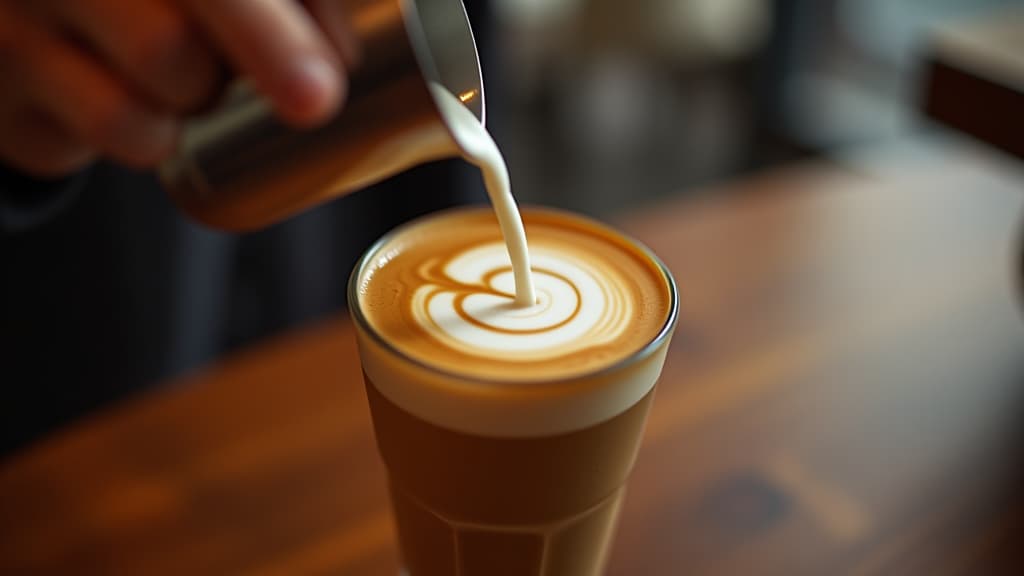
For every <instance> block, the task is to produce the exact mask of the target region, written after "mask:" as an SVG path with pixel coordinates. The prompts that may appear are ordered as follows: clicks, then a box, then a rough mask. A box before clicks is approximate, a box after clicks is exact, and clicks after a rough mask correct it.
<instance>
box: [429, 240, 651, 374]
mask: <svg viewBox="0 0 1024 576" xmlns="http://www.w3.org/2000/svg"><path fill="white" fill-rule="evenodd" d="M431 264H432V263H428V264H427V269H428V270H429V268H430V266H431ZM438 272H439V273H440V274H441V275H443V277H442V278H432V277H431V275H430V274H424V275H423V277H424V284H423V285H422V286H420V287H419V288H417V289H416V291H415V292H414V294H413V298H412V312H413V315H414V316H415V317H416V319H417V321H419V322H421V323H422V324H424V325H430V326H433V327H434V328H435V329H436V331H435V332H434V335H435V336H436V337H437V338H438V339H439V340H441V341H443V342H444V343H445V344H446V345H448V346H450V347H451V348H453V349H457V350H461V351H463V352H465V353H467V354H474V355H484V356H495V355H499V356H503V357H506V358H521V359H533V360H547V359H551V358H556V357H558V356H565V355H568V354H571V353H573V352H576V351H579V350H581V349H583V348H587V347H595V346H601V345H604V344H607V343H609V342H611V341H613V340H614V339H615V338H616V337H617V336H619V335H620V334H621V333H622V332H623V330H624V329H625V328H626V326H627V325H628V324H629V320H630V318H631V317H632V315H633V310H632V306H631V302H630V297H629V294H628V290H629V287H628V286H623V285H622V284H621V283H618V282H616V281H615V278H614V277H609V276H608V275H607V274H604V275H602V274H601V273H600V272H599V271H598V270H595V269H594V268H593V266H591V264H590V263H588V262H586V261H585V260H582V259H579V258H574V257H572V256H571V255H569V254H566V253H564V252H563V253H560V252H558V251H555V250H551V249H546V248H543V247H541V248H538V249H535V250H534V252H533V279H534V282H535V283H536V287H537V300H536V304H534V305H533V306H530V307H526V308H522V307H517V306H512V305H510V303H509V296H508V294H510V293H511V292H512V291H513V290H514V285H513V284H514V279H513V278H512V274H511V272H510V271H509V261H508V256H507V253H506V251H505V247H504V245H502V244H500V243H493V244H485V245H483V246H476V247H472V248H470V249H468V250H466V251H465V252H462V253H460V254H458V255H457V256H456V257H455V258H453V259H452V260H451V261H449V262H448V263H447V264H446V265H445V266H444V267H443V268H441V269H440V270H438ZM435 281H437V283H434V282H435Z"/></svg>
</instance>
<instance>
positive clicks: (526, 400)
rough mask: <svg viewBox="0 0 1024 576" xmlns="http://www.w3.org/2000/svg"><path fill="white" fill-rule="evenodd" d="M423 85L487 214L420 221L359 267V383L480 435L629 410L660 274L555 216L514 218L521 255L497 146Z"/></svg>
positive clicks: (621, 243) (663, 290)
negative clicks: (481, 185)
mask: <svg viewBox="0 0 1024 576" xmlns="http://www.w3.org/2000/svg"><path fill="white" fill-rule="evenodd" d="M431 90H432V92H433V94H434V98H435V101H436V102H437V105H438V107H439V109H440V110H441V113H442V115H443V116H444V117H445V118H446V120H447V124H448V126H449V128H450V130H451V132H452V135H453V136H454V138H455V140H456V141H457V143H458V146H459V148H460V149H461V151H462V153H463V156H464V157H465V158H466V159H467V160H468V161H469V162H471V163H473V164H475V165H477V166H478V167H479V168H480V169H481V172H482V174H483V176H484V182H485V185H486V187H487V192H488V196H489V197H490V199H491V203H492V206H493V210H479V209H464V210H456V211H452V212H449V213H442V214H434V215H431V216H429V217H427V218H424V219H423V220H421V221H419V222H416V223H413V224H409V225H406V226H405V227H403V228H401V229H399V230H397V231H395V232H393V233H392V234H391V235H390V236H389V239H387V240H385V241H384V242H382V243H381V244H380V245H379V246H378V247H377V248H375V249H374V251H373V252H371V253H370V254H368V255H367V256H366V258H365V259H364V261H363V263H362V264H361V266H360V269H359V270H357V271H356V273H355V276H354V277H353V283H352V287H353V289H354V291H353V292H351V293H350V305H351V306H352V307H353V309H355V310H358V311H359V312H360V314H362V315H363V317H364V318H365V323H366V324H367V325H368V328H366V327H364V328H365V329H360V330H359V331H358V332H357V334H358V339H359V348H360V356H361V359H362V363H363V369H364V371H365V372H366V375H367V376H368V378H369V379H370V381H371V382H372V385H373V386H375V387H376V388H377V389H378V390H379V391H380V392H381V393H382V394H383V395H384V396H386V397H387V398H388V399H389V400H391V401H392V402H394V403H395V404H397V405H398V406H399V407H401V408H403V409H405V410H407V411H408V412H410V413H412V414H414V415H417V416H419V417H421V418H423V419H425V420H427V421H430V422H433V423H435V424H438V425H441V426H445V427H448V428H451V429H454V430H460V431H464V432H468V433H474V434H483V435H494V436H524V435H526V436H529V435H545V434H552V433H560V432H568V431H571V430H577V429H580V428H583V427H585V426H589V425H592V424H596V423H598V422H601V421H603V420H605V419H608V418H611V417H613V416H615V415H617V414H619V413H621V412H622V411H624V410H626V409H628V408H629V407H630V406H632V405H633V404H635V403H636V402H637V401H639V400H640V399H641V398H642V397H643V396H644V395H646V394H647V393H648V392H650V390H651V388H653V386H654V384H655V382H656V380H657V377H658V375H659V374H660V372H661V365H662V362H663V360H664V356H665V350H666V349H667V346H668V334H669V333H670V332H671V327H672V324H673V322H674V320H675V298H674V292H673V287H672V282H671V279H670V278H668V277H667V276H666V275H665V273H664V270H663V268H661V267H660V266H659V265H658V264H657V261H656V259H654V257H653V256H651V255H650V254H649V253H647V252H646V251H644V250H643V249H641V248H638V247H636V246H635V245H633V244H631V243H629V242H628V241H627V240H625V239H623V238H622V237H621V236H620V235H618V234H616V233H615V232H613V231H610V230H608V229H607V228H604V227H603V226H601V225H599V224H596V223H593V222H590V221H588V220H585V219H582V218H578V217H574V216H570V215H568V214H561V213H554V212H545V211H528V212H526V213H525V214H526V215H527V217H528V218H527V224H528V225H529V226H530V228H529V229H530V235H531V237H530V248H531V250H530V251H529V252H528V251H527V246H526V233H525V227H524V225H523V218H522V216H521V215H520V213H519V210H518V209H517V207H516V204H515V201H514V199H513V198H512V194H511V188H510V186H509V178H508V171H507V169H506V167H505V163H504V160H503V159H502V157H501V153H500V152H499V151H498V148H497V146H496V145H495V144H494V141H493V140H492V139H491V137H490V136H489V135H488V134H487V131H486V130H485V129H484V127H483V126H482V125H481V124H480V123H479V122H478V121H477V119H476V117H474V116H473V114H472V113H470V112H469V111H468V110H467V109H466V108H465V107H464V106H463V105H462V104H461V102H459V100H458V99H457V98H456V97H455V96H453V95H451V94H450V93H449V92H448V91H447V90H445V89H444V88H442V87H440V86H437V85H433V86H431ZM495 216H497V220H498V221H497V223H496V222H495ZM495 224H498V226H495ZM499 230H500V234H499ZM531 260H532V262H531ZM360 314H356V317H357V319H358V318H359V317H360ZM371 333H375V334H376V335H377V337H374V336H372V335H371ZM385 343H386V344H385ZM655 343H656V344H657V345H656V346H653V347H652V346H651V345H652V344H655ZM396 351H397V352H398V353H399V354H400V355H404V356H406V357H408V358H409V359H412V360H413V362H409V361H406V360H402V359H400V358H396V356H395V352H396ZM629 359H635V360H636V361H635V362H627V360H629Z"/></svg>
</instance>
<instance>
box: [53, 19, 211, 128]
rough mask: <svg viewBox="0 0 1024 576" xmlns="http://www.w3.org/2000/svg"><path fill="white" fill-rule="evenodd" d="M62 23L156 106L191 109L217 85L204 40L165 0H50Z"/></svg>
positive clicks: (206, 98)
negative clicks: (129, 0) (126, 0)
mask: <svg viewBox="0 0 1024 576" xmlns="http://www.w3.org/2000/svg"><path fill="white" fill-rule="evenodd" d="M50 5H51V7H52V8H51V9H52V10H55V11H56V12H57V17H58V18H59V19H60V20H61V21H62V22H61V23H62V24H63V25H65V26H67V27H70V28H73V29H74V30H75V31H76V32H77V33H78V34H79V35H81V36H83V37H84V40H85V41H86V42H87V43H88V44H90V46H91V47H92V48H93V49H94V50H95V51H96V52H97V53H98V55H99V56H100V57H101V58H102V59H103V60H104V61H106V62H108V63H109V64H110V65H111V67H112V68H113V69H114V71H116V72H117V73H118V74H119V76H121V78H122V79H124V80H127V82H126V83H127V84H128V87H129V88H131V89H134V90H135V91H136V92H138V93H140V94H142V95H144V96H145V97H146V98H147V99H148V100H149V101H150V102H152V103H153V104H154V105H155V106H157V107H160V108H162V109H164V110H167V111H170V112H176V113H183V112H189V111H195V110H196V109H198V108H199V107H200V106H201V105H203V104H204V103H206V102H207V101H209V100H210V98H211V97H212V96H213V93H214V91H215V90H216V89H217V87H218V85H217V80H218V66H217V62H216V60H215V58H214V56H213V54H212V52H211V51H210V50H209V48H208V47H207V46H206V45H205V42H204V39H203V38H202V37H201V35H200V34H199V33H198V30H196V29H195V28H194V27H193V25H192V23H191V22H189V20H188V19H187V18H186V16H185V15H184V14H183V13H182V12H181V11H180V10H179V9H177V8H175V7H173V6H171V5H170V4H168V3H166V1H165V0H132V1H131V2H124V1H122V0H75V1H74V2H52V3H50Z"/></svg>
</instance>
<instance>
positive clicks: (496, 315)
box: [349, 208, 677, 576]
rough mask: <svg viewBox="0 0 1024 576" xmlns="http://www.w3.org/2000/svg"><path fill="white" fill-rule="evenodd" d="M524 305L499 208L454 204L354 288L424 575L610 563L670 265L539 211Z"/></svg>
mask: <svg viewBox="0 0 1024 576" xmlns="http://www.w3.org/2000/svg"><path fill="white" fill-rule="evenodd" d="M523 220H524V222H525V226H526V233H527V236H528V238H529V245H530V254H531V257H532V270H533V278H534V281H535V284H536V294H537V302H536V304H535V305H533V306H528V307H522V306H516V305H515V303H514V302H513V295H514V281H513V277H512V270H511V265H510V263H509V257H508V253H507V250H506V247H505V244H504V243H503V241H502V236H501V233H500V231H499V227H498V223H497V220H496V218H495V216H494V213H493V212H492V211H491V210H489V209H487V208H481V209H473V208H471V209H458V210H454V211H448V212H442V213H438V214H434V215H431V216H428V217H426V218H423V219H420V220H418V221H415V222H413V223H411V224H407V225H405V226H403V227H401V228H398V229H397V230H395V231H393V232H392V233H390V234H389V235H387V236H386V237H384V238H383V239H381V240H380V241H379V242H378V243H377V244H376V245H375V246H374V247H373V248H371V249H370V251H369V252H368V253H367V254H366V255H365V256H364V257H363V260H362V261H361V262H360V264H359V265H358V266H357V268H356V270H355V272H354V273H353V275H352V279H351V281H350V284H349V303H350V308H351V311H352V316H353V318H354V319H355V323H356V326H357V329H358V331H357V334H358V344H359V352H360V357H361V359H362V363H363V373H364V376H365V383H366V393H367V396H368V398H369V404H370V411H371V413H372V417H373V423H374V428H375V431H376V437H377V445H378V448H379V449H380V453H381V456H382V458H383V460H384V463H385V465H386V468H387V471H388V477H389V482H390V492H391V498H392V503H393V507H394V512H395V517H396V519H397V526H398V536H399V541H400V542H399V543H400V546H401V554H402V560H403V564H404V567H405V570H406V571H407V572H408V573H409V574H410V575H411V576H453V575H461V576H502V575H510V576H512V575H514V576H590V575H596V574H599V573H600V572H601V571H602V569H603V565H604V562H605V557H606V555H607V551H608V547H609V542H610V540H611V536H612V533H613V530H614V526H615V521H616V517H617V514H618V510H619V506H620V504H621V502H622V498H623V493H624V487H625V485H626V480H627V477H628V476H629V473H630V470H631V468H632V466H633V462H634V460H635V458H636V454H637V448H638V445H639V443H640V438H641V436H642V432H643V428H644V421H645V419H646V416H647V412H648V410H649V408H650V405H651V400H652V397H653V395H654V388H655V383H656V381H657V379H658V375H659V374H660V372H661V367H662V364H663V362H664V359H665V353H666V350H667V348H668V344H669V339H670V337H671V334H672V330H673V328H674V326H675V321H676V315H677V296H676V289H675V284H674V282H673V280H672V278H671V276H670V274H669V272H668V270H667V269H666V268H665V267H664V266H663V265H662V264H661V263H660V262H659V261H658V259H657V258H656V257H655V256H654V255H653V254H651V253H650V252H649V251H648V250H646V249H645V248H643V247H642V246H639V245H638V244H636V243H635V242H633V241H631V240H629V239H628V238H625V237H624V236H622V235H621V234H619V233H617V232H615V231H613V230H611V229H609V228H607V227H605V226H603V225H600V224H597V223H595V222H592V221H590V220H587V219H584V218H581V217H578V216H573V215H570V214H567V213H562V212H554V211H546V210H524V211H523Z"/></svg>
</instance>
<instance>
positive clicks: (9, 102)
mask: <svg viewBox="0 0 1024 576" xmlns="http://www.w3.org/2000/svg"><path fill="white" fill-rule="evenodd" d="M352 38H353V37H352V35H351V33H350V32H349V29H348V27H347V25H346V23H345V20H344V15H343V14H342V13H341V11H340V9H339V8H338V3H337V1H336V0H311V1H308V2H305V3H302V4H300V3H299V2H296V1H295V0H130V1H128V0H0V86H2V89H0V159H2V160H4V161H6V162H8V163H9V164H11V165H13V166H14V167H17V168H20V169H22V170H25V171H27V172H29V173H32V174H35V175H40V176H59V175H63V174H67V173H69V172H72V171H74V170H76V169H78V168H81V167H82V166H84V165H86V164H88V163H89V162H91V161H92V160H93V159H94V158H96V157H97V156H105V157H109V158H111V159H113V160H115V161H119V162H122V163H124V164H128V165H131V166H136V167H148V166H153V165H155V164H156V163H158V162H159V161H160V160H162V159H163V158H165V157H166V156H167V155H168V154H169V153H170V152H171V151H172V149H173V147H174V143H175V140H176V138H177V135H178V131H179V127H180V124H181V122H182V120H183V119H184V118H185V117H186V116H187V115H188V114H190V113H194V112H196V111H197V110H199V109H201V108H202V107H203V106H204V105H206V104H207V103H209V102H210V101H211V99H212V98H213V97H214V96H216V94H217V93H219V91H220V90H221V88H222V81H223V75H222V72H221V70H222V67H225V66H226V67H229V68H230V69H231V70H232V71H233V72H235V73H237V74H241V75H245V76H247V77H248V78H250V79H251V81H252V82H253V84H254V85H255V86H256V88H257V89H258V90H260V91H261V92H262V93H264V94H265V95H266V96H267V97H268V98H269V99H270V101H271V102H272V103H273V105H274V107H275V109H276V110H277V112H278V114H279V116H280V117H281V118H282V119H284V120H285V121H286V122H288V123H291V124H293V125H296V126H312V125H316V124H318V123H320V122H322V121H324V120H326V119H327V118H328V117H330V116H331V115H332V114H333V113H334V112H335V111H336V110H337V109H338V107H339V106H340V105H341V104H342V102H343V101H344V98H345V95H346V90H347V81H346V69H347V68H350V67H351V66H353V65H354V63H355V62H356V60H357V59H358V50H357V47H356V46H355V44H354V42H353V39H352Z"/></svg>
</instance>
